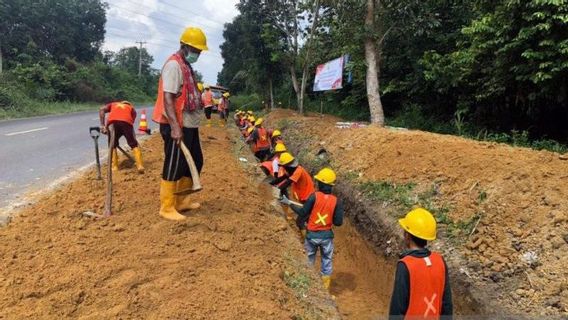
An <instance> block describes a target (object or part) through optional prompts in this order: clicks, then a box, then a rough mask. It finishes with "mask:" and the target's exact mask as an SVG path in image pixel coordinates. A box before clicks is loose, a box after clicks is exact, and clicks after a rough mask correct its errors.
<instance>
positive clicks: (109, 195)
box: [104, 124, 116, 217]
mask: <svg viewBox="0 0 568 320" xmlns="http://www.w3.org/2000/svg"><path fill="white" fill-rule="evenodd" d="M108 131H109V133H108V134H109V137H110V144H109V155H108V165H107V192H106V198H105V212H104V216H105V217H110V216H111V215H112V212H111V210H112V153H113V152H116V150H115V148H114V147H115V141H114V135H115V132H114V124H111V125H109V126H108Z"/></svg>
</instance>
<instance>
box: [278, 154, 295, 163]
mask: <svg viewBox="0 0 568 320" xmlns="http://www.w3.org/2000/svg"><path fill="white" fill-rule="evenodd" d="M292 161H294V156H293V155H291V154H289V153H288V152H284V153H283V154H281V155H280V160H279V163H280V164H281V165H283V166H285V165H287V164H290V163H292Z"/></svg>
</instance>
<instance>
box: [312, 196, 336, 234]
mask: <svg viewBox="0 0 568 320" xmlns="http://www.w3.org/2000/svg"><path fill="white" fill-rule="evenodd" d="M315 195H316V202H315V203H314V207H313V208H312V212H311V213H310V218H309V219H308V226H307V229H308V231H326V230H331V227H332V224H333V213H334V212H335V206H336V204H337V197H335V196H334V195H332V194H325V193H323V192H319V191H318V192H316V193H315Z"/></svg>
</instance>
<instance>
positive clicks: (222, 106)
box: [217, 98, 227, 111]
mask: <svg viewBox="0 0 568 320" xmlns="http://www.w3.org/2000/svg"><path fill="white" fill-rule="evenodd" d="M226 105H227V101H225V98H221V100H219V105H217V110H218V111H225V109H226V108H225V106H226Z"/></svg>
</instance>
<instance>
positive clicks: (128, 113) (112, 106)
mask: <svg viewBox="0 0 568 320" xmlns="http://www.w3.org/2000/svg"><path fill="white" fill-rule="evenodd" d="M107 113H109V116H108V119H107V120H106V122H105V115H106V114H107ZM99 119H100V122H101V132H102V133H103V134H107V133H108V127H109V126H110V125H111V124H112V125H113V126H114V146H115V149H114V150H112V153H111V154H112V155H111V157H112V159H111V160H112V170H113V171H118V153H117V151H116V147H117V146H118V140H119V139H120V137H122V136H124V137H125V138H126V142H127V143H128V145H129V146H130V148H132V153H133V154H134V160H135V162H136V169H137V170H138V172H139V173H144V164H143V163H142V151H140V147H139V146H138V141H137V140H136V135H135V134H134V127H133V125H134V120H135V119H136V110H135V109H134V106H133V105H132V103H130V102H128V101H121V102H112V103H108V104H106V105H104V106H102V107H101V108H100V109H99ZM108 138H109V145H110V135H109V137H108Z"/></svg>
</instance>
